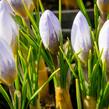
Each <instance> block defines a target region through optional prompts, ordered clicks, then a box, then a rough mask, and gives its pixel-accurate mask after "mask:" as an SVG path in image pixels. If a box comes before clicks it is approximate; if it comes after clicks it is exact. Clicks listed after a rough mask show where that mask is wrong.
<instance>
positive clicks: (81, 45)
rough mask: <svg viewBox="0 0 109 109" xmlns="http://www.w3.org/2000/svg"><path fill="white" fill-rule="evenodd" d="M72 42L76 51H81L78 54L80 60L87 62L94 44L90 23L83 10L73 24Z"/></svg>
mask: <svg viewBox="0 0 109 109" xmlns="http://www.w3.org/2000/svg"><path fill="white" fill-rule="evenodd" d="M71 44H72V47H73V50H74V51H75V52H76V53H79V52H80V53H79V55H78V56H79V58H80V60H81V61H82V62H84V63H86V62H87V58H88V52H89V50H90V49H91V46H92V45H91V37H90V29H89V25H88V23H87V20H86V18H85V16H84V15H83V14H82V12H81V11H79V12H78V14H77V15H76V17H75V19H74V22H73V25H72V30H71Z"/></svg>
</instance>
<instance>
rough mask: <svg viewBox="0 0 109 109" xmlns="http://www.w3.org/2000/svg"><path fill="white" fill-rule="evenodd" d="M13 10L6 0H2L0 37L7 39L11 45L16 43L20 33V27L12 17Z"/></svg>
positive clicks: (0, 5) (0, 4)
mask: <svg viewBox="0 0 109 109" xmlns="http://www.w3.org/2000/svg"><path fill="white" fill-rule="evenodd" d="M12 14H13V12H12V10H11V8H10V6H9V4H8V3H7V1H5V0H1V1H0V39H3V40H5V41H6V43H7V44H8V45H10V46H13V45H14V44H15V39H16V36H17V35H18V33H19V30H18V27H17V25H16V23H15V21H14V19H13V18H12Z"/></svg>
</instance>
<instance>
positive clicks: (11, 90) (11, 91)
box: [9, 84, 15, 101]
mask: <svg viewBox="0 0 109 109" xmlns="http://www.w3.org/2000/svg"><path fill="white" fill-rule="evenodd" d="M9 92H10V95H11V99H12V101H14V92H15V88H14V85H13V84H12V85H11V86H9Z"/></svg>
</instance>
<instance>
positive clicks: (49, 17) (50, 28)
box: [39, 10, 61, 54]
mask: <svg viewBox="0 0 109 109" xmlns="http://www.w3.org/2000/svg"><path fill="white" fill-rule="evenodd" d="M39 29H40V35H41V38H42V42H43V44H44V46H45V48H47V49H48V50H50V51H51V52H52V53H53V54H56V53H57V52H58V49H59V39H60V37H61V35H60V34H61V26H60V23H59V20H58V19H57V17H56V16H55V15H54V14H53V13H52V12H51V11H49V10H46V11H45V12H44V13H43V14H42V16H41V18H40V22H39Z"/></svg>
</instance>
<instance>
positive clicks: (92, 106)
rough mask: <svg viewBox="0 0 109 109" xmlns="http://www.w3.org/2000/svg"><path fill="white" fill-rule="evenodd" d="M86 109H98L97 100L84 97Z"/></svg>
mask: <svg viewBox="0 0 109 109" xmlns="http://www.w3.org/2000/svg"><path fill="white" fill-rule="evenodd" d="M83 107H84V109H96V99H95V98H94V97H92V96H86V97H83Z"/></svg>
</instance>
